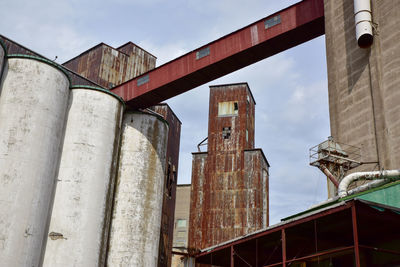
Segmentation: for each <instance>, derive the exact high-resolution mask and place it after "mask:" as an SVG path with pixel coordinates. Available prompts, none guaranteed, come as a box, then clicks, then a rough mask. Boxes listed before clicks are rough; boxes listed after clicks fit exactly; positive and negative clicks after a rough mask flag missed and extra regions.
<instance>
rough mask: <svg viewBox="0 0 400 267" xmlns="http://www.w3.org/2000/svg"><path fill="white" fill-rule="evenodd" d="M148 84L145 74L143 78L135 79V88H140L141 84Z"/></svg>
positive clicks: (147, 76) (147, 77)
mask: <svg viewBox="0 0 400 267" xmlns="http://www.w3.org/2000/svg"><path fill="white" fill-rule="evenodd" d="M148 82H149V75H148V74H146V75H144V76H143V77H140V78H139V79H137V86H141V85H142V84H145V83H148Z"/></svg>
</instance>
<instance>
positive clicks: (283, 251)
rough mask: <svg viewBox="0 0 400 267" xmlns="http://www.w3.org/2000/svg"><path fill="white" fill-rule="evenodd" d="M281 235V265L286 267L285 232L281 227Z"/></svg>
mask: <svg viewBox="0 0 400 267" xmlns="http://www.w3.org/2000/svg"><path fill="white" fill-rule="evenodd" d="M281 233H282V234H281V236H282V266H283V267H286V233H285V229H282V231H281Z"/></svg>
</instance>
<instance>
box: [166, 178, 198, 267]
mask: <svg viewBox="0 0 400 267" xmlns="http://www.w3.org/2000/svg"><path fill="white" fill-rule="evenodd" d="M190 189H191V185H190V184H179V185H177V187H176V205H175V216H174V217H175V227H174V240H173V241H174V242H173V247H174V248H173V251H177V252H181V253H187V252H188V249H187V247H188V239H189V214H190V191H191V190H190ZM182 222H184V223H182ZM190 264H192V261H191V260H190V259H189V257H187V256H183V255H181V254H179V255H178V254H172V261H171V265H170V266H171V267H185V266H187V267H189V266H193V267H194V264H192V265H190Z"/></svg>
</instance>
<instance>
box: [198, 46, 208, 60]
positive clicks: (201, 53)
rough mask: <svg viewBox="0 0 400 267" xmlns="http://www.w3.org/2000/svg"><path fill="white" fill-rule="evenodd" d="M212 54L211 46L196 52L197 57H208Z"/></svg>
mask: <svg viewBox="0 0 400 267" xmlns="http://www.w3.org/2000/svg"><path fill="white" fill-rule="evenodd" d="M209 54H210V47H206V48H203V49H201V50H199V51H197V52H196V59H200V58H203V57H206V56H208V55H209Z"/></svg>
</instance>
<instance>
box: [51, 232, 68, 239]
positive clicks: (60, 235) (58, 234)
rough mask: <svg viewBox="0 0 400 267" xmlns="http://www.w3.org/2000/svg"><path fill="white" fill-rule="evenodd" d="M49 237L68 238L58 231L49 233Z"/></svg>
mask: <svg viewBox="0 0 400 267" xmlns="http://www.w3.org/2000/svg"><path fill="white" fill-rule="evenodd" d="M49 237H50V239H51V240H58V239H66V238H65V237H64V236H63V234H60V233H56V232H51V233H50V234H49Z"/></svg>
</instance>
